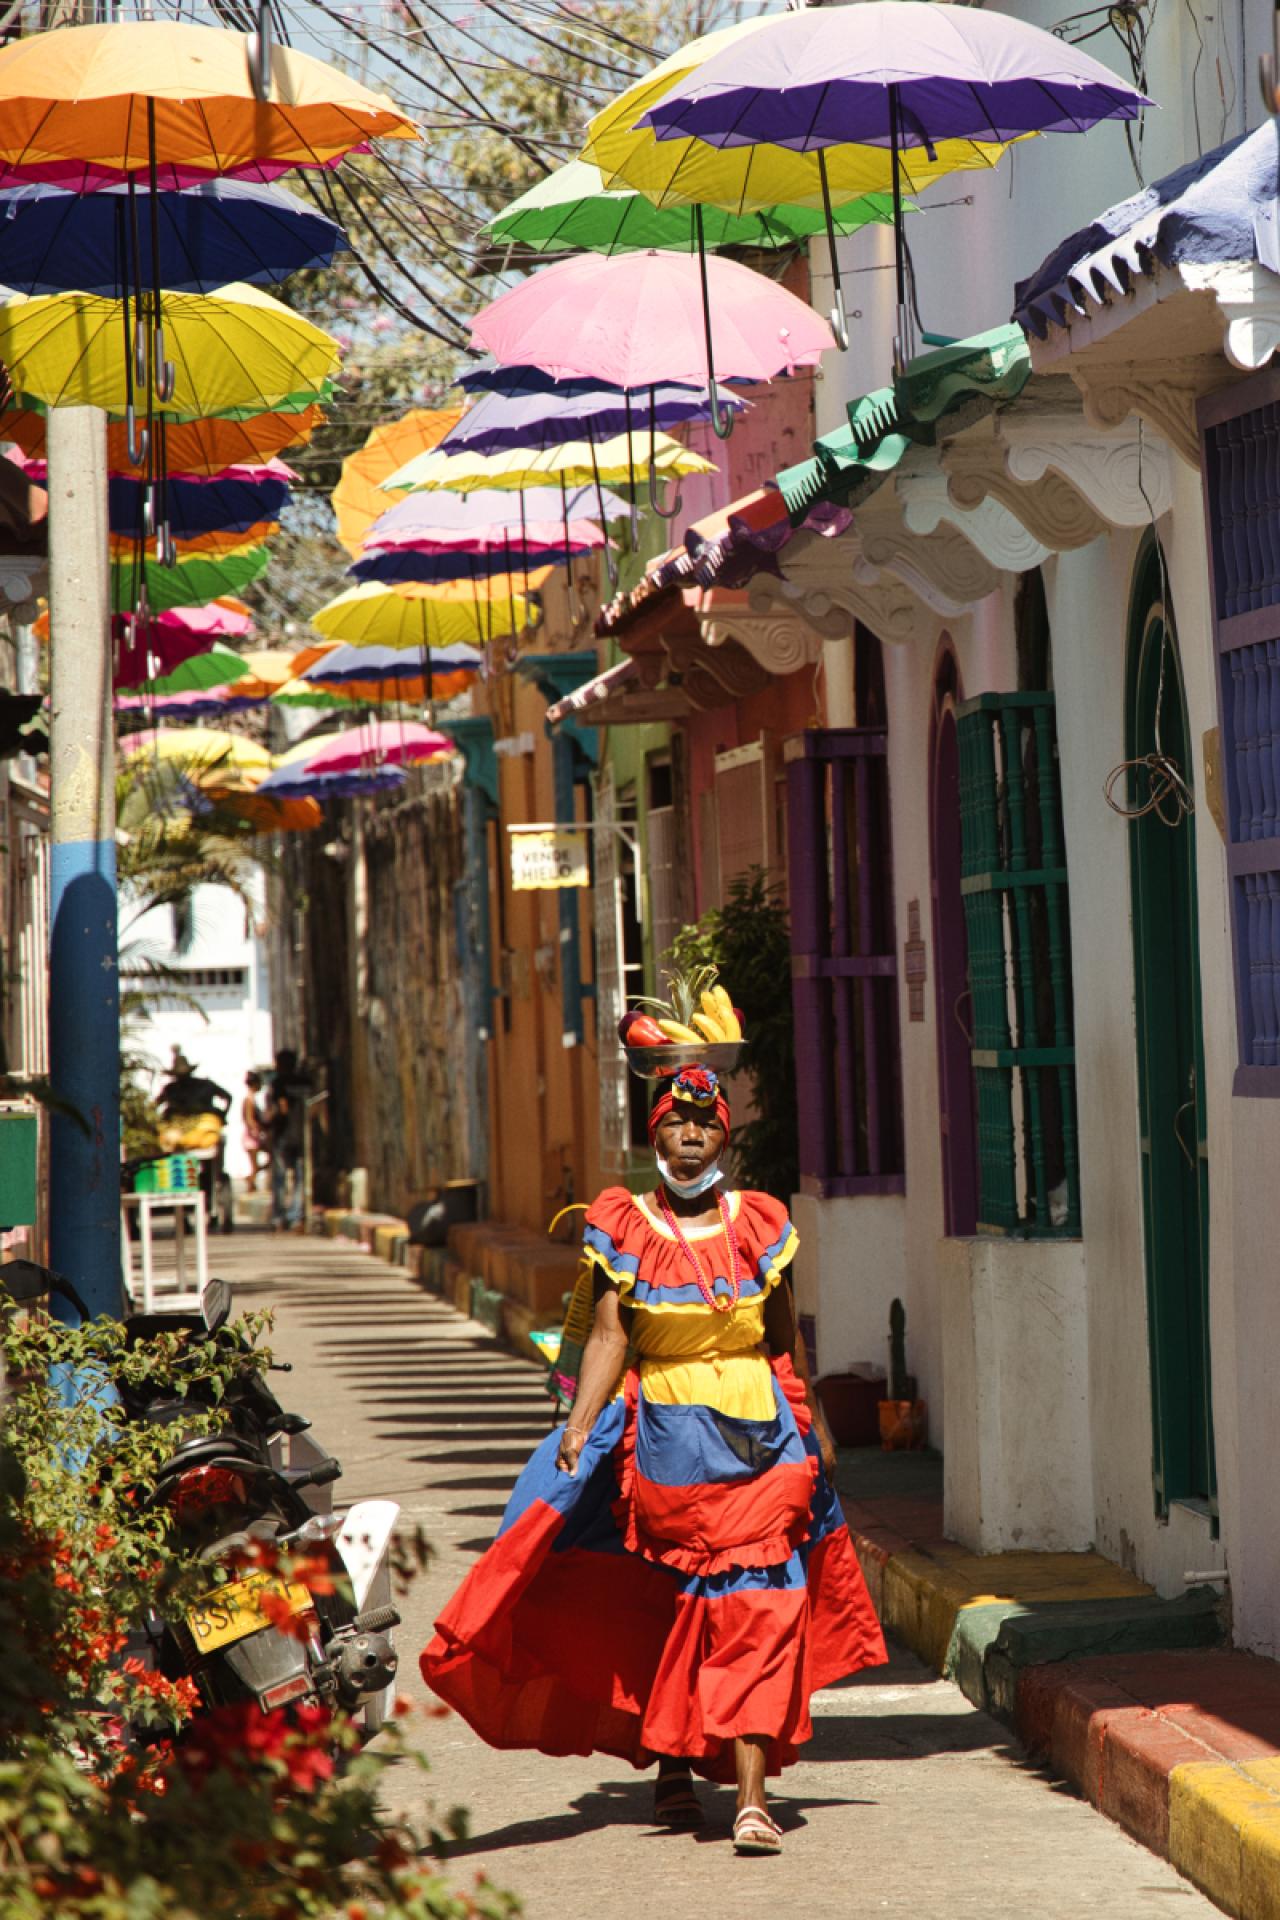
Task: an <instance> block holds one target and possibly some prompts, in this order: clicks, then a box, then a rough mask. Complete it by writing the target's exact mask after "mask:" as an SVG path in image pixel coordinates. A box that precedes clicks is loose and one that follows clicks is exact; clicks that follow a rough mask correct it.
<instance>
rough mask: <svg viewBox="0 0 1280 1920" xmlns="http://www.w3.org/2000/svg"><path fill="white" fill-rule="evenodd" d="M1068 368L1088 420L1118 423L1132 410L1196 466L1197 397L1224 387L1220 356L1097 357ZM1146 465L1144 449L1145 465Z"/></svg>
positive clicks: (1096, 423)
mask: <svg viewBox="0 0 1280 1920" xmlns="http://www.w3.org/2000/svg"><path fill="white" fill-rule="evenodd" d="M1070 371H1071V378H1072V379H1073V380H1074V381H1075V383H1076V385H1077V386H1078V387H1079V389H1080V393H1081V396H1082V398H1083V400H1084V412H1085V418H1086V420H1088V421H1089V422H1090V424H1091V425H1093V426H1095V427H1101V428H1103V429H1104V430H1105V429H1108V428H1115V427H1119V426H1122V425H1123V424H1124V422H1125V421H1126V420H1128V418H1129V415H1130V414H1134V413H1136V414H1137V415H1138V417H1139V419H1140V420H1143V421H1145V422H1147V423H1148V424H1149V425H1150V426H1152V427H1154V429H1155V431H1156V432H1157V433H1158V434H1159V435H1160V436H1161V437H1162V438H1163V439H1164V440H1165V441H1166V442H1167V443H1168V445H1169V446H1171V447H1172V448H1173V450H1174V452H1175V453H1176V454H1178V455H1179V456H1180V457H1181V458H1182V459H1183V460H1185V461H1186V463H1187V465H1188V466H1189V467H1195V468H1197V469H1198V468H1199V465H1200V435H1199V431H1198V429H1197V427H1196V401H1197V400H1198V399H1199V398H1200V396H1201V395H1202V394H1205V393H1212V392H1213V391H1214V390H1215V388H1217V387H1220V386H1222V384H1223V376H1224V373H1225V371H1226V370H1225V368H1224V366H1223V363H1222V361H1221V360H1218V359H1214V358H1212V357H1211V356H1209V355H1202V354H1197V355H1195V356H1194V357H1192V358H1191V359H1170V360H1155V361H1152V360H1099V361H1095V362H1089V361H1086V362H1083V363H1082V364H1080V365H1078V366H1073V367H1072V368H1071V370H1070ZM1148 444H1149V443H1148ZM1145 464H1146V458H1145V449H1144V457H1143V465H1144V469H1145Z"/></svg>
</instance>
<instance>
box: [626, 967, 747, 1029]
mask: <svg viewBox="0 0 1280 1920" xmlns="http://www.w3.org/2000/svg"><path fill="white" fill-rule="evenodd" d="M716 975H717V969H716V968H715V967H713V966H705V967H698V968H697V969H696V970H695V971H694V972H693V973H690V974H683V973H669V974H667V976H666V980H667V985H668V987H669V988H670V990H671V998H670V1000H669V1001H667V1000H642V1001H639V1002H638V1003H637V1004H638V1005H640V1006H645V1007H651V1008H652V1009H653V1017H654V1019H655V1021H656V1023H657V1025H658V1027H659V1028H660V1029H661V1031H662V1034H663V1037H664V1038H665V1039H667V1040H674V1041H677V1042H679V1043H680V1044H681V1045H683V1046H695V1047H696V1046H703V1045H706V1046H725V1045H728V1044H730V1043H732V1042H735V1041H738V1040H741V1038H742V1022H741V1020H740V1019H739V1018H738V1014H737V1012H736V1010H735V1008H734V1004H733V1002H732V1000H730V998H729V996H728V994H727V993H726V992H725V990H724V988H723V987H722V986H720V985H719V984H718V983H717V979H716Z"/></svg>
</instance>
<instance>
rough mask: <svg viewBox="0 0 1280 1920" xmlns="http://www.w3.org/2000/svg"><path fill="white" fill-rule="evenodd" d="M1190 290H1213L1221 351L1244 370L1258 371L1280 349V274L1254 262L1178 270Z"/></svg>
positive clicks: (1184, 267) (1233, 364)
mask: <svg viewBox="0 0 1280 1920" xmlns="http://www.w3.org/2000/svg"><path fill="white" fill-rule="evenodd" d="M1178 273H1179V277H1180V278H1181V280H1182V284H1183V286H1184V287H1186V288H1187V290H1188V292H1190V293H1211V294H1212V295H1213V297H1214V299H1215V300H1216V301H1217V303H1218V311H1219V313H1220V314H1221V315H1222V320H1223V325H1224V332H1223V339H1222V346H1223V351H1224V352H1225V354H1226V356H1227V358H1228V360H1230V362H1231V364H1232V366H1234V367H1239V369H1240V371H1241V372H1242V373H1256V372H1257V370H1258V368H1259V367H1265V366H1266V364H1267V362H1268V360H1270V358H1271V356H1272V354H1274V353H1275V352H1276V351H1277V349H1280V278H1277V276H1276V275H1275V274H1274V273H1272V272H1271V271H1270V269H1269V268H1267V267H1264V266H1262V265H1260V263H1259V262H1258V261H1256V260H1236V261H1227V262H1219V263H1216V264H1214V265H1211V266H1196V265H1195V264H1193V263H1191V262H1186V263H1184V264H1182V265H1181V266H1180V267H1179V269H1178Z"/></svg>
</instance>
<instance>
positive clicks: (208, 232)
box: [0, 180, 346, 299]
mask: <svg viewBox="0 0 1280 1920" xmlns="http://www.w3.org/2000/svg"><path fill="white" fill-rule="evenodd" d="M152 212H153V207H152V196H151V194H150V193H149V192H147V191H145V190H144V191H141V192H137V191H135V190H134V189H133V188H131V187H126V186H120V187H110V188H108V189H107V190H106V191H105V192H103V193H90V194H78V193H70V192H67V191H64V189H62V188H61V187H52V186H47V185H43V184H32V185H28V186H21V187H8V188H0V286H6V287H12V288H13V289H14V291H15V292H17V293H27V294H48V293H64V292H68V291H71V290H79V291H80V292H81V293H97V294H104V295H106V296H107V297H109V298H112V299H119V298H120V297H121V295H122V294H124V293H126V292H127V291H128V290H129V289H130V288H132V287H135V286H137V285H142V286H145V287H148V288H149V287H152V286H159V287H165V288H168V289H169V290H170V291H171V292H180V293H212V292H214V291H215V289H216V288H218V287H224V286H226V285H228V283H229V282H232V281H251V282H253V283H254V284H255V285H260V286H269V285H272V284H274V283H275V282H276V281H279V280H285V279H287V278H288V276H289V275H290V274H291V273H297V272H299V271H300V270H301V269H303V268H308V267H311V268H315V267H327V266H329V265H330V264H331V263H332V260H333V256H334V254H335V253H337V252H338V250H339V249H340V248H342V247H345V245H346V239H345V236H344V235H343V232H342V229H341V227H339V226H335V224H334V222H333V221H332V220H326V219H325V218H324V216H323V214H320V213H317V212H316V211H315V209H314V208H313V207H308V206H305V205H304V204H303V202H302V201H301V200H296V199H295V198H294V197H293V195H292V194H289V193H286V192H284V190H283V189H282V188H280V187H263V186H255V185H252V184H250V183H249V182H247V181H242V180H208V181H206V182H205V183H204V184H203V185H201V186H198V187H188V188H187V189H186V190H185V191H184V192H182V193H159V194H157V195H156V196H155V205H154V213H155V221H154V225H153V222H152Z"/></svg>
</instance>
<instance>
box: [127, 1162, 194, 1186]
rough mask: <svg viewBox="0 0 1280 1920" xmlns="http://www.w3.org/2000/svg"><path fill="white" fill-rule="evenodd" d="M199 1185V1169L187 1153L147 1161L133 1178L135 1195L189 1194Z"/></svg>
mask: <svg viewBox="0 0 1280 1920" xmlns="http://www.w3.org/2000/svg"><path fill="white" fill-rule="evenodd" d="M199 1185H200V1169H199V1166H198V1165H197V1163H196V1161H195V1160H193V1159H192V1157H191V1155H190V1154H189V1153H167V1154H165V1156H164V1158H163V1159H162V1160H148V1161H146V1162H145V1163H144V1164H143V1165H142V1166H140V1167H139V1168H138V1169H137V1171H136V1172H135V1174H134V1176H133V1190H134V1192H135V1193H191V1192H193V1191H194V1190H195V1188H196V1187H198V1186H199Z"/></svg>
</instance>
